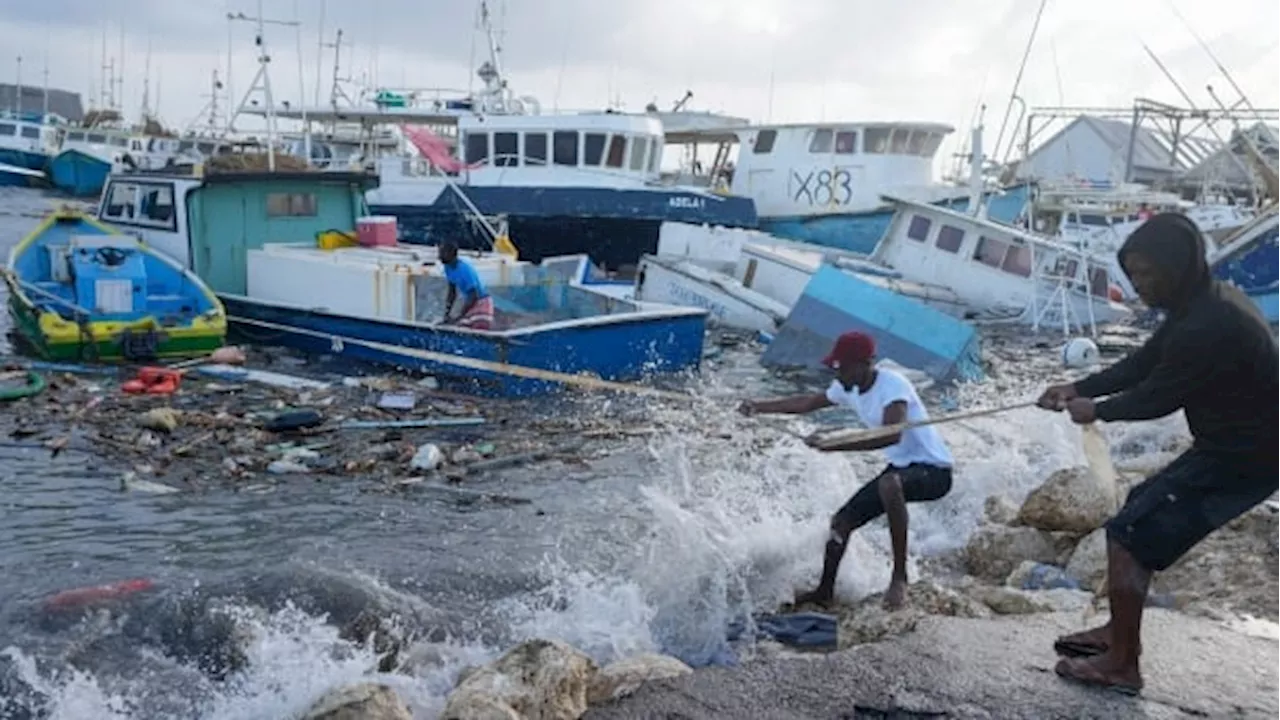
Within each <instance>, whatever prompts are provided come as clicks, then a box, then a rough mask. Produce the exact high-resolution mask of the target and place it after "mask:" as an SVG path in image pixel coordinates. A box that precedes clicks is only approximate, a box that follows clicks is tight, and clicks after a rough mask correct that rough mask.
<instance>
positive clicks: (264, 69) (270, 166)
mask: <svg viewBox="0 0 1280 720" xmlns="http://www.w3.org/2000/svg"><path fill="white" fill-rule="evenodd" d="M227 20H228V21H235V20H239V21H243V22H252V23H256V24H257V31H256V33H255V35H254V40H253V42H254V44H255V45H257V46H258V72H257V74H256V75H254V76H253V80H252V81H251V82H250V83H249V89H248V90H247V91H245V94H244V99H243V100H241V101H240V104H239V105H238V106H237V107H236V109H235V112H233V113H232V114H231V117H230V118H229V119H228V120H227V129H228V130H229V131H234V130H235V120H236V118H237V117H239V116H240V113H242V112H244V109H245V108H246V107H248V106H249V105H250V104H251V103H253V102H256V101H254V100H253V94H254V93H255V92H261V93H262V98H263V102H265V104H266V116H267V170H269V171H271V172H275V169H276V150H275V143H276V106H275V98H274V97H273V96H272V94H271V74H270V73H269V72H268V66H269V65H270V64H271V56H270V55H269V54H267V40H266V27H265V26H267V25H283V26H285V27H297V26H298V25H299V24H300V23H299V22H298V21H297V20H267V19H266V18H264V17H262V0H258V14H257V16H256V17H249V16H246V15H245V14H244V13H242V12H241V13H236V14H234V15H233V14H231V13H227Z"/></svg>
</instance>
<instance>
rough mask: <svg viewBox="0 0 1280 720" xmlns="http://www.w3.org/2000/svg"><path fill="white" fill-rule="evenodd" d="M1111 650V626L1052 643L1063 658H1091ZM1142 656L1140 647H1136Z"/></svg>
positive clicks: (1083, 632) (1067, 636) (1079, 633)
mask: <svg viewBox="0 0 1280 720" xmlns="http://www.w3.org/2000/svg"><path fill="white" fill-rule="evenodd" d="M1110 649H1111V624H1110V623H1108V624H1106V625H1103V626H1101V627H1096V628H1093V629H1090V630H1084V631H1082V632H1078V633H1072V634H1070V635H1063V636H1062V637H1060V638H1058V639H1057V640H1056V641H1055V642H1054V643H1053V650H1054V652H1056V653H1058V654H1059V655H1062V656H1063V657H1093V656H1095V655H1101V654H1103V653H1105V652H1106V651H1108V650H1110ZM1138 654H1139V655H1141V654H1142V646H1141V645H1139V646H1138Z"/></svg>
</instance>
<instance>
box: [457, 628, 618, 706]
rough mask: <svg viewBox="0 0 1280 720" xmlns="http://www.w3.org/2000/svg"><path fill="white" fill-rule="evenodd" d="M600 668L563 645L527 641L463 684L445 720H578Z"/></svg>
mask: <svg viewBox="0 0 1280 720" xmlns="http://www.w3.org/2000/svg"><path fill="white" fill-rule="evenodd" d="M598 669H599V668H597V667H596V664H595V662H594V661H593V660H592V659H591V658H590V657H588V656H587V655H585V654H584V653H582V652H581V651H579V650H577V649H575V648H573V647H571V646H569V645H567V644H565V643H563V642H560V641H558V640H528V641H526V642H523V643H520V644H519V645H517V646H516V647H514V648H512V649H511V650H509V651H507V653H506V654H505V655H503V656H502V657H500V658H498V659H497V660H495V661H493V662H492V663H489V664H488V665H486V666H484V667H482V668H480V669H478V670H476V671H474V672H472V673H470V674H468V675H467V676H466V677H465V678H464V679H463V680H462V682H460V683H458V686H457V687H456V688H454V690H453V692H452V693H450V694H449V698H448V700H447V701H446V703H445V708H444V713H443V714H442V715H441V716H440V720H507V719H508V718H519V719H520V720H576V719H577V718H578V717H579V716H581V715H582V713H583V712H585V711H586V709H587V688H588V686H589V685H590V683H591V680H592V678H593V677H594V676H595V674H596V672H597V670H598Z"/></svg>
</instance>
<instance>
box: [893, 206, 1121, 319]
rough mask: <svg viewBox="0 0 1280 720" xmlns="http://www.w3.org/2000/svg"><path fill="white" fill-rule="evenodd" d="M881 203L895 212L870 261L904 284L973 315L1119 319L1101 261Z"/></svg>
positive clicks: (982, 222) (956, 218)
mask: <svg viewBox="0 0 1280 720" xmlns="http://www.w3.org/2000/svg"><path fill="white" fill-rule="evenodd" d="M885 200H887V201H889V202H891V203H893V204H894V205H895V207H896V209H897V212H896V213H895V214H894V217H893V219H892V220H891V221H890V224H889V229H888V231H887V232H886V233H885V235H884V238H883V239H881V241H880V244H879V245H878V246H877V247H876V250H875V253H874V254H873V255H872V261H874V262H878V263H881V264H883V265H887V266H889V267H891V268H894V269H896V270H899V271H900V272H902V273H903V274H904V276H906V277H908V278H909V279H910V280H913V281H915V282H920V283H927V284H932V285H940V286H943V287H947V288H950V289H952V290H953V291H954V292H955V293H956V294H957V295H958V296H959V297H960V298H962V299H963V300H964V301H965V302H966V303H968V304H969V305H971V306H972V307H974V308H975V309H979V310H988V311H1000V310H1007V311H1009V312H1011V313H1013V314H1014V315H1017V314H1021V313H1024V312H1025V311H1028V310H1032V311H1033V312H1040V311H1041V310H1043V309H1045V308H1044V306H1045V305H1046V304H1048V303H1057V304H1059V305H1063V304H1066V305H1069V306H1070V309H1071V312H1072V313H1074V315H1075V318H1076V319H1078V320H1079V321H1081V324H1086V323H1088V324H1091V323H1092V322H1105V321H1107V320H1110V319H1114V318H1115V317H1116V316H1118V315H1123V314H1127V311H1125V310H1124V309H1123V307H1122V306H1120V305H1118V304H1117V303H1116V302H1114V300H1116V299H1118V297H1119V288H1118V286H1116V285H1115V283H1114V282H1113V280H1112V275H1111V270H1110V267H1109V264H1108V263H1107V262H1106V260H1105V259H1103V258H1100V257H1093V256H1091V255H1089V254H1088V253H1085V252H1082V251H1080V250H1078V249H1075V248H1073V247H1070V246H1067V245H1064V244H1062V243H1058V242H1054V241H1051V240H1048V239H1046V238H1043V237H1040V236H1037V235H1034V234H1031V233H1028V232H1026V231H1023V230H1021V229H1019V228H1016V227H1013V226H1010V225H1003V224H1000V223H997V222H993V221H991V220H986V219H980V218H977V217H974V216H972V215H966V214H963V213H959V212H956V211H954V210H949V209H946V208H943V207H939V206H935V205H928V204H924V203H918V202H914V201H910V200H903V199H900V198H895V197H892V196H886V197H885ZM1037 305H1040V306H1041V307H1039V308H1037Z"/></svg>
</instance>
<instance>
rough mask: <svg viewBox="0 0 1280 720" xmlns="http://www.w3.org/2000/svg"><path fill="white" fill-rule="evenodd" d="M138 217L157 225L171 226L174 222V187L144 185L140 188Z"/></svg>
mask: <svg viewBox="0 0 1280 720" xmlns="http://www.w3.org/2000/svg"><path fill="white" fill-rule="evenodd" d="M138 189H139V190H140V191H141V193H140V194H141V197H140V198H139V202H138V218H139V219H140V220H147V221H149V222H150V223H154V224H156V225H162V226H164V227H171V226H172V224H173V188H171V187H169V186H168V185H153V186H147V185H143V186H140V187H139V188H138Z"/></svg>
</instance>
